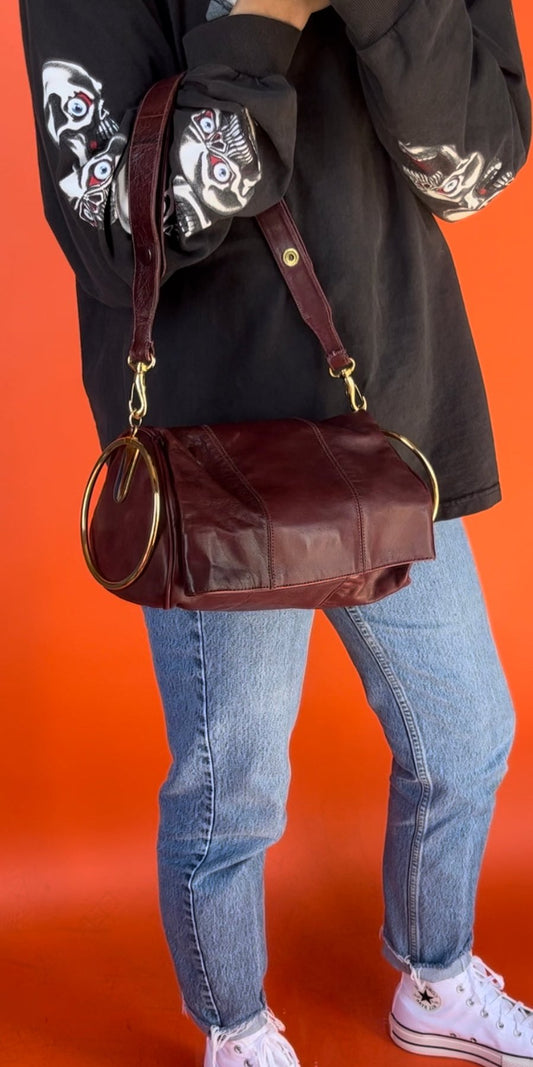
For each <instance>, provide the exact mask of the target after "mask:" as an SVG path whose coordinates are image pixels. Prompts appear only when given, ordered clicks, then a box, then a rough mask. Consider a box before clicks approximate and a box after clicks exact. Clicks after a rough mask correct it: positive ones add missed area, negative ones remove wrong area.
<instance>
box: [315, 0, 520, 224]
mask: <svg viewBox="0 0 533 1067" xmlns="http://www.w3.org/2000/svg"><path fill="white" fill-rule="evenodd" d="M333 6H334V8H335V9H336V11H337V13H338V14H339V15H340V16H341V18H342V19H343V20H344V22H345V24H346V29H347V33H348V37H349V39H350V41H351V43H352V44H353V46H354V48H355V50H356V54H357V61H358V66H359V70H360V74H361V78H362V82H363V88H364V93H365V97H366V101H367V105H368V108H369V111H370V114H371V116H372V120H373V123H374V127H375V129H376V132H377V134H378V136H379V138H380V140H381V142H382V143H383V145H384V146H385V148H386V150H387V151H388V152H389V154H390V155H391V157H392V159H393V160H394V161H395V163H396V164H397V165H398V167H399V168H400V171H401V173H402V174H403V175H404V176H405V179H406V180H407V181H408V182H409V184H410V186H411V188H412V189H413V191H414V192H415V194H416V195H418V196H419V197H420V198H421V199H422V200H423V201H424V203H425V204H426V205H427V207H429V209H430V210H431V211H432V212H433V213H434V214H435V215H438V216H440V217H441V218H443V219H447V220H449V221H455V220H457V219H462V218H465V217H466V216H468V215H472V214H473V213H475V212H476V211H479V210H480V208H483V207H485V205H486V204H487V203H488V202H489V201H490V200H492V199H493V197H495V196H496V195H497V194H498V193H499V192H500V191H501V190H502V189H504V188H505V186H506V185H508V184H509V182H510V181H512V179H513V178H514V177H515V175H516V173H517V171H518V170H519V169H520V167H521V166H522V165H523V163H524V161H525V159H526V155H527V151H528V147H529V141H530V135H531V127H530V103H529V96H528V92H527V88H526V84H525V77H524V67H523V63H522V57H521V54H520V47H519V44H518V40H517V34H516V28H515V23H514V18H513V11H512V7H511V2H510V0H333Z"/></svg>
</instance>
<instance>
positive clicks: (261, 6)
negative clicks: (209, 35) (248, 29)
mask: <svg viewBox="0 0 533 1067" xmlns="http://www.w3.org/2000/svg"><path fill="white" fill-rule="evenodd" d="M324 7H329V0H237V3H236V4H235V5H234V7H233V10H232V11H231V15H264V16H265V17H266V18H271V19H278V20H279V21H280V22H288V23H289V25H291V26H296V29H297V30H303V28H304V26H305V24H306V22H307V20H308V18H309V16H310V15H312V14H313V12H314V11H320V10H321V9H322V8H324Z"/></svg>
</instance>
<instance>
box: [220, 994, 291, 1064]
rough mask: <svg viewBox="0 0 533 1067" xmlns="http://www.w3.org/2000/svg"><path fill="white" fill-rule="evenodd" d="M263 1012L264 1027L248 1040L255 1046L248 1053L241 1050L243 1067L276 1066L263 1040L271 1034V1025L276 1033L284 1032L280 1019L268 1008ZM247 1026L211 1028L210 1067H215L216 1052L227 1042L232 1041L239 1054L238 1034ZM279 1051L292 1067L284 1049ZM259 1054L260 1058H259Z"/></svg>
mask: <svg viewBox="0 0 533 1067" xmlns="http://www.w3.org/2000/svg"><path fill="white" fill-rule="evenodd" d="M264 1010H265V1011H266V1015H267V1021H266V1022H265V1024H264V1026H262V1027H260V1029H259V1030H256V1032H255V1034H251V1035H250V1039H251V1040H252V1041H253V1042H254V1045H255V1047H254V1049H253V1050H252V1049H250V1051H249V1053H248V1050H242V1056H243V1067H277V1064H275V1062H274V1059H273V1057H272V1055H271V1054H270V1050H269V1049H268V1047H266V1046H265V1041H264V1039H265V1037H268V1036H269V1035H270V1034H271V1033H272V1025H273V1026H275V1028H276V1030H277V1031H282V1030H284V1029H285V1026H284V1024H283V1023H282V1022H281V1021H280V1019H276V1016H275V1015H274V1013H273V1012H272V1011H271V1010H270V1008H265V1009H264ZM248 1026H249V1023H243V1024H242V1026H238V1027H236V1028H235V1029H234V1030H223V1029H221V1028H220V1027H218V1026H212V1027H211V1033H210V1041H211V1067H216V1058H217V1052H219V1050H220V1049H221V1048H224V1045H226V1044H227V1043H228V1041H234V1042H235V1044H236V1045H237V1048H236V1052H238V1053H240V1052H241V1049H240V1048H239V1047H238V1045H239V1034H242V1033H244V1032H245V1031H246V1029H247V1027H248ZM245 1040H247V1038H246V1037H245V1038H244V1039H243V1044H244V1041H245ZM280 1051H282V1052H283V1053H284V1055H285V1056H286V1058H287V1064H288V1067H292V1064H293V1061H292V1057H290V1056H289V1054H288V1053H287V1052H286V1051H285V1049H281V1050H280ZM247 1053H248V1054H247ZM261 1054H262V1058H260V1057H261ZM278 1062H279V1061H278Z"/></svg>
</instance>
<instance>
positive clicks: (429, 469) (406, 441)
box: [383, 430, 440, 522]
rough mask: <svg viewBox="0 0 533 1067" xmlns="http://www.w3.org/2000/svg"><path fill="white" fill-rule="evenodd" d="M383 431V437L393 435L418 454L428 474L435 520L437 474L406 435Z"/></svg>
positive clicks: (437, 488) (437, 505)
mask: <svg viewBox="0 0 533 1067" xmlns="http://www.w3.org/2000/svg"><path fill="white" fill-rule="evenodd" d="M383 433H384V434H385V437H394V438H395V440H396V441H400V442H401V444H402V445H405V447H406V448H409V449H410V450H411V452H414V454H415V456H418V459H419V460H420V462H421V463H422V464H423V465H424V467H425V468H426V471H427V473H428V475H429V480H430V482H431V495H432V497H433V514H432V516H431V518H432V519H433V522H435V519H436V518H437V513H438V510H439V504H440V493H439V483H438V481H437V475H436V474H435V471H434V470H433V467H432V466H431V463H430V462H429V459H427V458H426V456H425V455H424V453H423V452H421V451H420V449H419V448H417V447H416V445H414V444H413V442H412V441H410V440H409V438H408V437H404V436H403V435H402V434H401V433H393V431H392V430H383Z"/></svg>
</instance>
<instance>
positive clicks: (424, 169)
mask: <svg viewBox="0 0 533 1067" xmlns="http://www.w3.org/2000/svg"><path fill="white" fill-rule="evenodd" d="M399 144H400V148H401V150H402V152H403V153H404V154H405V155H406V156H407V157H408V159H409V163H406V164H405V165H404V166H402V170H403V172H404V174H406V175H407V177H408V178H409V180H410V181H411V182H412V183H413V185H414V186H415V188H416V189H417V190H418V192H420V193H422V194H424V195H426V196H428V197H435V198H436V199H437V200H444V201H446V202H447V203H448V205H449V206H448V207H446V208H445V209H444V210H443V212H442V214H443V218H445V219H447V220H448V221H449V222H454V221H455V220H457V219H462V218H466V217H467V216H468V215H472V214H473V213H474V212H475V211H479V210H480V208H482V207H485V205H486V204H488V203H489V201H490V200H492V199H493V197H495V196H497V194H498V193H499V192H500V191H501V190H502V189H503V188H504V187H505V186H506V185H508V184H509V182H510V181H512V179H513V177H514V175H513V173H512V172H511V171H509V170H507V171H504V170H503V165H502V163H501V161H500V160H499V159H492V160H491V162H490V163H489V164H486V163H485V157H484V156H483V155H482V154H481V152H470V154H469V155H466V156H460V155H459V154H458V152H457V149H456V146H455V145H446V144H444V145H434V146H432V147H424V146H422V145H412V144H404V143H403V142H402V141H400V142H399Z"/></svg>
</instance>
